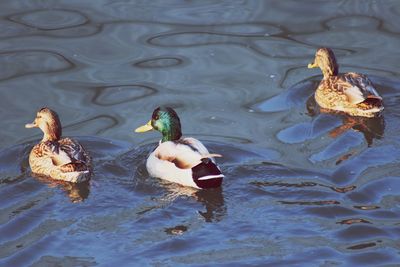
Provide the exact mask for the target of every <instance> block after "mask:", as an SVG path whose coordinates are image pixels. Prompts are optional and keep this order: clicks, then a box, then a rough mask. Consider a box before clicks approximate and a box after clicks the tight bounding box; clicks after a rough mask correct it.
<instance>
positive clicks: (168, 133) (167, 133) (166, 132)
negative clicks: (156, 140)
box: [161, 125, 182, 142]
mask: <svg viewBox="0 0 400 267" xmlns="http://www.w3.org/2000/svg"><path fill="white" fill-rule="evenodd" d="M173 126H174V125H171V126H170V127H165V128H164V129H163V130H162V132H161V134H162V136H163V137H162V139H161V142H168V141H175V140H179V139H180V138H181V136H182V132H181V129H180V128H179V127H173Z"/></svg>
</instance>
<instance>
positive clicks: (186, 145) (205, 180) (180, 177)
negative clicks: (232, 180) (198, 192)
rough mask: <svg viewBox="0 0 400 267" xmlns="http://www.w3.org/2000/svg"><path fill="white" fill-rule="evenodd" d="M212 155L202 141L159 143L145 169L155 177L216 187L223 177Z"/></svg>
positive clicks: (183, 139) (189, 140)
mask: <svg viewBox="0 0 400 267" xmlns="http://www.w3.org/2000/svg"><path fill="white" fill-rule="evenodd" d="M212 156H213V154H209V152H208V150H207V148H206V147H205V146H204V145H203V144H202V143H201V142H200V141H198V140H197V139H195V138H191V137H186V138H181V139H179V140H176V141H168V142H163V143H160V144H159V146H158V147H157V148H156V149H155V150H154V151H153V152H152V153H151V154H150V156H149V158H148V160H147V163H146V166H147V170H148V172H149V174H150V175H151V176H153V177H158V178H161V179H165V180H168V181H171V182H176V183H179V184H182V185H186V186H192V187H197V188H204V187H217V186H220V184H221V182H222V177H223V175H222V173H221V171H220V170H219V168H218V167H217V165H216V164H215V161H214V159H212Z"/></svg>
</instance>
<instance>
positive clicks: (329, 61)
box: [308, 47, 339, 78]
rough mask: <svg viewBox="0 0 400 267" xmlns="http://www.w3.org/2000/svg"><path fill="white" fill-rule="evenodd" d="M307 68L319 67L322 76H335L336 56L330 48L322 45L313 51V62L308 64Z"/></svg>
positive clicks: (336, 73)
mask: <svg viewBox="0 0 400 267" xmlns="http://www.w3.org/2000/svg"><path fill="white" fill-rule="evenodd" d="M308 68H309V69H312V68H320V69H321V71H322V74H323V75H324V78H327V77H330V76H336V75H338V73H339V67H338V65H337V63H336V57H335V54H334V53H333V51H332V49H330V48H327V47H322V48H319V49H318V50H317V52H316V53H315V59H314V62H313V63H310V64H308Z"/></svg>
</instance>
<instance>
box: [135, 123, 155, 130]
mask: <svg viewBox="0 0 400 267" xmlns="http://www.w3.org/2000/svg"><path fill="white" fill-rule="evenodd" d="M151 130H154V129H153V126H151V120H149V122H148V123H146V124H145V125H143V126H140V127H138V128H136V130H135V132H136V133H144V132H148V131H151Z"/></svg>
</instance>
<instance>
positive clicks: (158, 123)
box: [135, 107, 182, 142]
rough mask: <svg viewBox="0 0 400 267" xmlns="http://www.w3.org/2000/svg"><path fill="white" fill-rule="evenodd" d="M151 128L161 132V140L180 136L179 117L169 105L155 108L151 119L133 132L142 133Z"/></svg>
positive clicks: (170, 139) (172, 139)
mask: <svg viewBox="0 0 400 267" xmlns="http://www.w3.org/2000/svg"><path fill="white" fill-rule="evenodd" d="M151 130H157V131H159V132H160V133H161V134H162V136H163V137H162V139H161V142H166V141H174V140H178V139H179V138H181V136H182V132H181V122H180V120H179V117H178V115H177V114H176V112H175V110H173V109H172V108H170V107H158V108H156V109H155V110H154V111H153V115H152V116H151V120H150V121H149V122H148V123H147V124H145V125H143V126H140V127H139V128H137V129H136V130H135V132H137V133H144V132H147V131H151Z"/></svg>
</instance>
